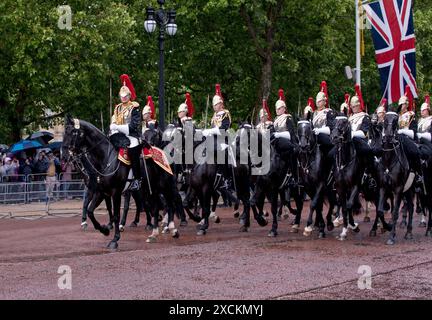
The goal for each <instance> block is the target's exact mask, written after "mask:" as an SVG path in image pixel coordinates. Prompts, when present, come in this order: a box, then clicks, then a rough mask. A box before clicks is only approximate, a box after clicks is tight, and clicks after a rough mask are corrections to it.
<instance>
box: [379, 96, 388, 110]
mask: <svg viewBox="0 0 432 320" xmlns="http://www.w3.org/2000/svg"><path fill="white" fill-rule="evenodd" d="M381 106H382V107H384V109H385V110H386V111H387V99H386V98H382V99H381V102H380V104H379V107H381Z"/></svg>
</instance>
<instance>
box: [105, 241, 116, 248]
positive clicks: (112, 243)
mask: <svg viewBox="0 0 432 320" xmlns="http://www.w3.org/2000/svg"><path fill="white" fill-rule="evenodd" d="M107 248H108V249H111V250H116V249H117V248H118V243H117V241H111V242H110V243H108V245H107Z"/></svg>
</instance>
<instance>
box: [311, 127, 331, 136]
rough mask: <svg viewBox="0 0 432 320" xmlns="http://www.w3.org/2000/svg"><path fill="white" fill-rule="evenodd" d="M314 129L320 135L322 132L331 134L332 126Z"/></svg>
mask: <svg viewBox="0 0 432 320" xmlns="http://www.w3.org/2000/svg"><path fill="white" fill-rule="evenodd" d="M313 131H314V133H315V134H316V135H319V134H320V133H324V134H326V135H328V136H329V135H330V128H329V127H322V128H314V129H313Z"/></svg>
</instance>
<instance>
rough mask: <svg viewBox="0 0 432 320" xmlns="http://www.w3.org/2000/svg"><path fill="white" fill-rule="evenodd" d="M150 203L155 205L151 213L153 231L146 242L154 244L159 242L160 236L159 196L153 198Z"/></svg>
mask: <svg viewBox="0 0 432 320" xmlns="http://www.w3.org/2000/svg"><path fill="white" fill-rule="evenodd" d="M149 200H150V202H151V203H153V207H150V208H151V209H150V212H151V215H152V217H153V230H152V233H151V235H149V236H148V238H147V240H146V242H147V243H153V242H156V241H157V237H158V236H159V199H158V195H156V196H154V195H153V196H151V197H150V199H149Z"/></svg>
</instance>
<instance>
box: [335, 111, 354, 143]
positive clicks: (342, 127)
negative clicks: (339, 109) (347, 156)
mask: <svg viewBox="0 0 432 320" xmlns="http://www.w3.org/2000/svg"><path fill="white" fill-rule="evenodd" d="M331 140H332V142H333V143H334V144H339V143H345V142H349V141H351V125H350V123H349V121H348V118H347V117H346V116H345V115H339V116H337V117H336V119H335V124H334V128H333V130H332V132H331Z"/></svg>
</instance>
